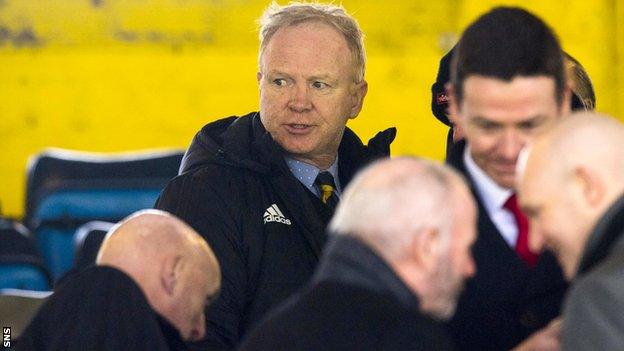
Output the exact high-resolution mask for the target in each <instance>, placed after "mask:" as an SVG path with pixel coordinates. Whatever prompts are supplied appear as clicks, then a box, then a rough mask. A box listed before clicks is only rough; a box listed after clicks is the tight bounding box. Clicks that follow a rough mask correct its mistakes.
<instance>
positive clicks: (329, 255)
mask: <svg viewBox="0 0 624 351" xmlns="http://www.w3.org/2000/svg"><path fill="white" fill-rule="evenodd" d="M327 280H333V281H339V282H343V283H347V284H349V285H355V286H360V287H364V288H365V289H367V290H372V291H375V292H377V293H379V294H383V295H391V296H392V297H393V298H395V299H396V300H398V301H399V302H400V303H401V304H402V305H404V306H405V307H406V308H408V309H411V310H419V308H420V307H419V301H418V297H417V296H416V295H415V294H414V293H413V292H412V291H411V290H409V288H408V287H407V286H406V285H405V283H404V282H403V281H402V280H401V279H400V278H399V277H398V276H397V275H396V273H395V272H394V270H393V269H392V268H391V267H390V266H389V265H388V263H387V262H386V261H385V260H383V259H382V258H381V257H379V256H378V255H377V254H376V253H375V252H374V251H373V250H372V249H370V248H369V247H368V246H366V245H365V244H364V243H363V242H361V241H360V240H358V239H356V238H354V237H352V236H348V235H340V236H334V237H333V238H332V240H331V242H330V243H329V244H328V245H327V247H326V249H325V251H324V254H323V258H322V260H321V263H320V264H319V268H318V269H317V272H316V274H315V277H314V278H313V281H314V282H320V281H327Z"/></svg>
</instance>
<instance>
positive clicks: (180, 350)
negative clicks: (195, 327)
mask: <svg viewBox="0 0 624 351" xmlns="http://www.w3.org/2000/svg"><path fill="white" fill-rule="evenodd" d="M154 313H155V314H156V319H157V320H158V325H159V326H160V330H162V333H163V336H164V337H165V341H166V342H167V346H168V347H169V350H171V351H184V350H188V348H187V347H186V344H185V343H184V340H182V336H181V335H180V332H179V331H178V330H177V329H176V328H175V327H174V326H173V325H171V323H169V321H168V320H166V319H165V318H164V317H163V316H161V315H160V314H158V313H157V312H154Z"/></svg>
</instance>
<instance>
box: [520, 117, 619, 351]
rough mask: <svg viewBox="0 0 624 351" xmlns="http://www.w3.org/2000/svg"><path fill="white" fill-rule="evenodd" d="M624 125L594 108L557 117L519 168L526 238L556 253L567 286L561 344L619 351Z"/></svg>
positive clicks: (565, 348)
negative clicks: (528, 223) (559, 120)
mask: <svg viewBox="0 0 624 351" xmlns="http://www.w3.org/2000/svg"><path fill="white" fill-rule="evenodd" d="M622 174H624V125H623V124H622V123H621V122H619V121H617V120H615V119H613V118H610V117H606V116H603V115H599V114H595V113H588V112H585V113H578V114H575V115H573V116H570V117H569V118H568V119H566V120H564V121H562V123H560V124H559V125H557V127H556V128H555V129H553V130H552V131H551V132H549V133H548V134H546V135H545V136H543V137H541V138H539V139H538V141H537V142H536V143H535V144H534V145H533V146H532V147H531V149H530V152H529V155H528V159H527V162H526V167H525V170H524V172H523V173H521V174H520V179H519V182H518V183H519V186H518V190H519V193H520V203H521V205H522V208H523V209H524V211H525V212H526V214H527V215H528V216H529V218H530V219H531V225H532V227H531V228H532V230H531V240H530V243H531V245H532V246H533V248H534V249H535V250H540V249H543V248H548V249H550V250H552V251H553V252H554V253H555V255H556V256H557V258H558V260H559V263H560V264H561V266H562V268H563V272H564V274H565V276H566V278H567V279H568V280H572V287H571V289H570V292H569V294H568V296H567V297H566V301H565V303H564V310H563V327H562V329H563V332H562V340H561V341H562V348H563V349H564V350H624V317H623V316H624V296H623V295H622V291H624V177H622Z"/></svg>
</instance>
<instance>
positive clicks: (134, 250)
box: [19, 210, 221, 351]
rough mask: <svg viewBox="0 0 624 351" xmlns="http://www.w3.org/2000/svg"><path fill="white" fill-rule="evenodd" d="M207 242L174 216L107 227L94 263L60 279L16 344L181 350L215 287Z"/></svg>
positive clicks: (147, 216) (150, 214) (153, 214)
mask: <svg viewBox="0 0 624 351" xmlns="http://www.w3.org/2000/svg"><path fill="white" fill-rule="evenodd" d="M220 280H221V275H220V270H219V264H218V263H217V260H216V258H215V256H214V254H213V253H212V250H211V249H210V248H209V247H208V245H207V244H206V242H205V241H204V240H203V239H202V238H201V236H199V235H198V234H197V233H196V232H195V231H194V230H193V229H191V228H190V227H189V226H188V225H186V224H185V223H183V222H182V221H180V220H179V219H177V218H175V217H173V216H171V215H169V214H167V213H165V212H162V211H157V210H148V211H142V212H138V213H136V214H134V215H132V216H130V217H128V218H127V219H125V220H124V221H122V222H121V223H120V224H118V225H117V226H115V227H114V228H113V229H111V231H110V232H109V233H108V234H107V236H106V238H105V240H104V242H103V244H102V247H101V249H100V251H99V253H98V258H97V262H96V266H94V267H90V268H87V269H86V270H84V271H82V272H79V273H76V274H75V275H74V276H71V277H70V278H68V279H67V280H66V281H64V282H63V284H61V286H60V287H59V288H58V289H57V290H56V291H55V292H54V294H53V295H52V296H51V297H50V298H49V300H48V301H46V303H45V304H44V305H43V306H42V307H41V309H40V310H39V312H38V313H37V315H36V316H35V317H34V319H33V321H32V322H31V324H30V325H29V326H28V327H27V328H26V330H25V332H24V334H23V337H22V338H21V340H20V342H21V344H19V349H20V350H31V349H33V350H63V351H66V350H185V349H186V346H185V344H184V341H193V340H198V339H201V338H202V337H203V335H204V330H205V316H204V309H205V308H206V305H207V304H208V303H209V302H210V301H211V300H212V299H213V298H214V297H215V295H216V294H217V293H218V291H219V286H220Z"/></svg>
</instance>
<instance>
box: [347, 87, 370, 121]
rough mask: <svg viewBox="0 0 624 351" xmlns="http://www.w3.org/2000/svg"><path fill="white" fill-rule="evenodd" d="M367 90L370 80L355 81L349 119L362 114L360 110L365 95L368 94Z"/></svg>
mask: <svg viewBox="0 0 624 351" xmlns="http://www.w3.org/2000/svg"><path fill="white" fill-rule="evenodd" d="M367 92H368V82H366V81H365V80H364V79H362V80H361V81H360V82H358V83H355V86H354V87H353V91H352V92H351V98H352V105H351V114H350V115H349V119H354V118H355V117H357V116H358V115H359V114H360V111H362V106H363V105H364V97H365V96H366V93H367Z"/></svg>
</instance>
